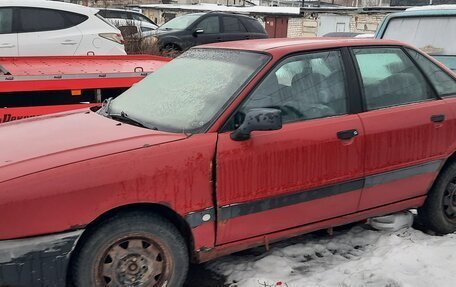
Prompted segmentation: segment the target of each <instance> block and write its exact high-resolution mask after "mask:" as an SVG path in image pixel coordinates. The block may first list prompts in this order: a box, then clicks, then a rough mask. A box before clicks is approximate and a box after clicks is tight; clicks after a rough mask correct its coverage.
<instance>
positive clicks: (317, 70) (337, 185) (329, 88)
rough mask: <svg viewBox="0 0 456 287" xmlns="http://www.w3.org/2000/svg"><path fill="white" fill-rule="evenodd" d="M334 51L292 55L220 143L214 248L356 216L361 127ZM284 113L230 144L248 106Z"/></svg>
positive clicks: (250, 99) (360, 173) (233, 121)
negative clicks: (271, 127) (276, 125)
mask: <svg viewBox="0 0 456 287" xmlns="http://www.w3.org/2000/svg"><path fill="white" fill-rule="evenodd" d="M346 80H347V78H346V76H345V69H344V68H343V64H342V58H341V53H340V51H338V50H333V51H324V52H314V53H308V54H302V55H296V56H292V57H289V58H287V59H285V60H283V61H282V62H281V63H279V65H278V66H276V68H274V69H273V71H272V72H271V73H270V74H269V75H268V76H267V77H266V78H265V79H264V80H263V81H262V82H261V83H260V85H259V86H258V87H257V88H256V89H255V91H254V92H253V93H252V94H251V95H250V96H249V97H248V99H247V100H246V102H245V104H243V106H242V107H240V109H239V111H238V112H237V113H236V114H235V116H234V117H233V119H231V120H229V121H228V124H227V127H226V130H225V131H224V132H222V133H220V134H219V139H218V145H217V165H216V166H217V174H216V177H217V206H218V217H219V219H220V220H219V221H218V227H217V231H218V233H217V244H223V243H227V242H232V241H236V240H240V239H245V238H249V237H253V236H258V235H262V234H267V233H272V232H276V231H279V230H284V229H288V228H293V227H296V226H300V225H304V224H308V223H311V222H317V221H321V220H325V219H328V218H332V217H337V216H340V215H343V214H348V213H352V212H355V211H356V209H357V206H358V201H359V198H360V195H361V189H362V185H363V179H362V176H363V160H364V159H363V148H364V143H363V128H362V125H361V121H360V119H359V117H358V116H357V115H356V114H350V110H349V108H348V102H349V101H348V98H349V95H351V94H350V91H349V88H348V85H347V81H346ZM265 107H268V108H276V109H280V110H281V111H282V116H283V123H284V124H283V127H282V129H280V130H277V131H261V132H253V133H252V134H251V138H250V139H248V140H245V141H234V140H232V139H231V138H230V134H231V131H232V130H233V129H235V128H236V127H237V126H239V124H240V122H241V121H242V118H243V115H245V113H246V112H247V111H248V110H250V109H253V108H265Z"/></svg>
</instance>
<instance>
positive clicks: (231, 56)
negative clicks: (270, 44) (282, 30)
mask: <svg viewBox="0 0 456 287" xmlns="http://www.w3.org/2000/svg"><path fill="white" fill-rule="evenodd" d="M268 59H269V56H267V55H265V54H260V53H255V52H246V51H235V50H223V49H191V50H189V51H187V52H185V53H184V54H183V55H181V56H180V57H178V58H176V59H174V60H173V61H171V62H170V63H168V64H166V65H165V66H163V67H162V68H160V69H159V70H157V71H156V72H154V73H152V74H151V75H149V76H148V77H146V78H145V79H144V80H142V81H141V82H139V83H137V84H136V85H134V86H133V87H131V88H130V89H129V90H127V91H126V92H124V93H123V94H121V95H120V96H119V97H117V98H116V99H114V100H112V101H111V103H110V104H109V114H112V115H128V118H130V119H134V120H135V121H136V122H139V123H141V125H142V126H145V127H148V128H152V129H159V130H163V131H168V132H184V133H198V132H204V131H205V129H207V127H208V125H209V124H210V123H211V121H212V119H214V118H215V117H216V116H217V115H219V113H220V112H221V111H223V109H224V107H225V106H226V105H227V104H228V103H229V101H230V99H232V98H233V97H234V96H236V95H237V93H238V92H239V91H240V90H241V88H242V87H243V86H244V85H245V84H246V83H247V82H248V81H249V80H250V79H251V77H253V76H254V75H255V73H256V72H257V71H259V69H260V68H261V67H262V66H263V65H264V64H265V63H266V62H267V61H268ZM109 114H108V116H109Z"/></svg>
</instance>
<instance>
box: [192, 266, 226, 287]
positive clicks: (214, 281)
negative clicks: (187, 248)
mask: <svg viewBox="0 0 456 287" xmlns="http://www.w3.org/2000/svg"><path fill="white" fill-rule="evenodd" d="M205 266H206V265H205V264H192V265H191V266H190V270H189V272H188V276H187V281H186V282H185V284H184V287H227V286H229V284H226V283H225V282H226V278H225V277H224V276H223V275H220V274H217V273H215V272H214V271H212V270H209V269H208V268H206V267H205Z"/></svg>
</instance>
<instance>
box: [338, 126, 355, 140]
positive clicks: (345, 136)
mask: <svg viewBox="0 0 456 287" xmlns="http://www.w3.org/2000/svg"><path fill="white" fill-rule="evenodd" d="M358 134H359V133H358V130H355V129H353V130H346V131H340V132H338V133H337V138H338V139H340V140H349V139H351V138H354V137H356V136H357V135H358Z"/></svg>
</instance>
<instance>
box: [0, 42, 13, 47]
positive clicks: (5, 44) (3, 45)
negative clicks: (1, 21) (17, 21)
mask: <svg viewBox="0 0 456 287" xmlns="http://www.w3.org/2000/svg"><path fill="white" fill-rule="evenodd" d="M14 47H16V46H15V45H13V44H11V43H4V44H0V48H14Z"/></svg>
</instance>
